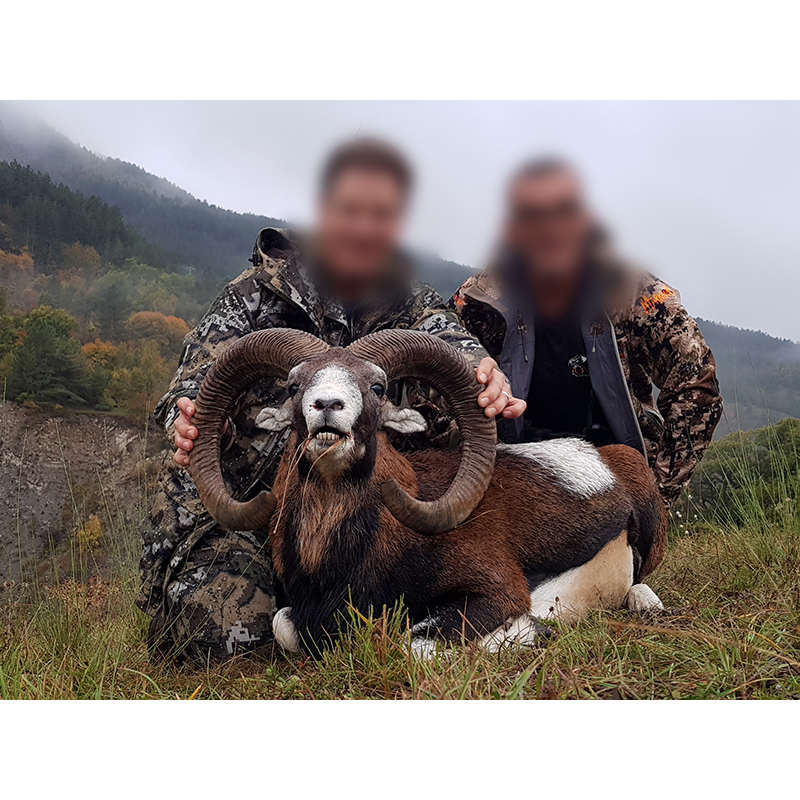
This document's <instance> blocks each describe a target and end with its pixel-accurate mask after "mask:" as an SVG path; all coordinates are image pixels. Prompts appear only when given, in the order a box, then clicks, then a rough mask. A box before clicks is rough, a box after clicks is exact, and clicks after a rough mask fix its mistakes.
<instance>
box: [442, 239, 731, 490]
mask: <svg viewBox="0 0 800 800" xmlns="http://www.w3.org/2000/svg"><path fill="white" fill-rule="evenodd" d="M591 265H592V269H591V270H590V281H589V287H590V288H589V289H588V291H587V292H586V296H585V297H584V301H583V306H582V308H583V314H582V318H583V322H582V332H583V338H584V343H585V345H586V353H587V359H588V368H589V375H590V378H591V381H592V389H593V391H594V393H595V397H596V399H597V401H598V402H599V404H600V407H601V408H602V410H603V412H604V414H605V416H606V419H607V420H608V424H609V427H610V428H611V432H612V433H613V434H614V438H615V439H616V440H617V441H618V442H621V443H623V444H628V445H630V446H632V447H635V448H637V449H638V450H640V451H641V452H642V453H643V454H645V455H646V456H647V457H648V460H649V462H650V465H651V468H652V470H653V472H654V474H655V476H656V480H657V482H658V485H659V489H660V491H661V494H662V496H663V497H664V500H665V502H666V503H667V505H669V504H670V503H671V502H672V501H673V500H675V498H676V497H677V496H678V495H679V494H680V492H681V490H682V489H683V488H684V487H685V486H686V485H687V484H688V482H689V479H690V478H691V475H692V472H693V471H694V469H695V467H696V466H697V464H698V463H699V461H700V459H701V458H702V456H703V453H704V452H705V450H706V448H707V447H708V445H709V443H710V442H711V437H712V435H713V433H714V428H715V427H716V425H717V423H718V422H719V419H720V416H721V414H722V399H721V397H720V394H719V386H718V384H717V377H716V364H715V362H714V357H713V355H712V354H711V351H710V350H709V348H708V345H707V344H706V342H705V340H704V339H703V335H702V334H701V333H700V329H699V328H698V326H697V323H696V322H695V321H694V320H693V319H692V318H691V317H690V316H689V314H688V313H687V312H686V310H685V309H684V307H683V305H682V304H681V299H680V295H679V294H678V292H677V291H676V290H675V289H673V288H672V287H670V286H668V285H667V284H666V283H664V282H663V281H661V280H659V279H658V278H656V277H654V276H653V275H651V274H649V273H646V272H643V271H640V270H637V269H635V268H632V267H630V266H628V265H626V264H624V263H623V262H621V261H620V260H619V259H617V258H616V257H615V256H614V255H613V254H611V253H609V252H607V251H600V250H598V251H597V252H596V253H595V254H594V256H593V258H592V259H591ZM520 281H521V279H520V277H519V268H518V267H514V266H512V264H511V262H510V261H509V260H506V261H505V263H502V262H500V263H498V264H495V265H493V266H492V267H490V268H489V269H488V270H486V271H485V272H482V273H479V274H477V275H475V276H474V277H471V278H469V279H468V280H467V281H466V282H465V283H464V284H463V285H462V286H461V288H460V289H459V290H458V291H457V292H456V293H455V295H454V296H453V298H452V300H451V301H450V306H451V308H453V309H454V310H455V311H456V312H457V313H458V316H459V318H460V320H461V322H462V324H463V325H464V327H465V328H466V329H467V330H469V331H470V332H472V333H474V334H475V335H476V336H477V337H478V338H479V339H480V341H481V343H482V344H483V345H484V347H485V348H486V349H487V351H488V352H489V354H490V355H491V356H493V357H494V358H496V359H497V360H498V362H499V363H500V367H501V368H502V369H503V371H504V372H505V373H506V376H507V377H508V379H509V382H510V384H511V389H512V392H513V394H514V395H515V396H516V397H523V398H526V397H527V396H528V391H529V388H530V381H531V376H532V373H533V357H534V352H535V342H534V324H533V316H532V312H531V306H530V304H529V303H528V302H526V300H525V299H524V298H526V297H527V296H528V293H527V292H526V291H519V290H515V289H514V287H518V286H519V285H520ZM654 385H655V386H656V387H657V388H658V389H659V395H658V401H657V402H655V401H654V394H653V386H654ZM522 430H523V423H522V420H516V421H515V420H511V421H509V420H504V421H503V422H502V423H501V431H500V435H501V438H502V439H504V440H505V441H509V442H514V441H521V439H522V436H523V433H522Z"/></svg>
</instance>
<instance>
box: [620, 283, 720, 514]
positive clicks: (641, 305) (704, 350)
mask: <svg viewBox="0 0 800 800" xmlns="http://www.w3.org/2000/svg"><path fill="white" fill-rule="evenodd" d="M631 325H632V331H631V333H632V336H631V339H632V341H631V344H632V345H633V346H634V348H636V345H637V344H638V345H639V346H640V347H641V348H642V349H643V350H645V351H646V352H645V353H641V356H642V360H643V361H644V362H646V363H648V364H649V366H650V371H651V376H650V377H651V378H652V381H653V383H654V384H655V385H656V386H657V387H658V388H659V390H660V394H659V396H658V409H659V411H660V412H661V415H662V417H663V418H664V430H663V433H662V435H661V441H660V446H659V447H658V448H657V452H656V453H654V454H653V456H652V457H651V461H652V469H653V472H654V474H655V476H656V480H657V481H658V484H659V490H660V491H661V494H662V496H663V497H664V500H665V501H666V502H667V504H670V503H672V502H673V501H674V500H675V499H676V498H677V497H678V495H679V494H680V493H681V491H683V489H684V488H685V487H686V485H687V484H688V483H689V480H690V478H691V477H692V473H693V472H694V470H695V468H696V467H697V464H698V463H699V461H700V459H701V458H702V457H703V454H704V453H705V451H706V449H707V448H708V445H709V444H710V443H711V437H712V436H713V434H714V429H715V428H716V426H717V423H718V422H719V419H720V416H721V415H722V398H721V397H720V393H719V384H718V383H717V367H716V363H715V361H714V356H713V354H712V353H711V350H710V349H709V347H708V345H707V344H706V341H705V339H704V338H703V334H702V333H701V332H700V329H699V328H698V326H697V323H696V322H695V321H694V319H692V317H690V316H689V314H688V313H687V311H686V309H685V308H684V307H683V305H682V303H681V299H680V295H679V294H678V292H677V291H676V290H675V289H673V288H672V287H670V286H667V285H666V284H664V283H662V282H661V281H658V280H651V281H650V282H649V284H648V285H647V286H646V287H645V288H644V291H642V292H640V294H639V297H638V298H637V305H636V307H635V309H634V311H633V314H632V318H631ZM637 349H638V348H637Z"/></svg>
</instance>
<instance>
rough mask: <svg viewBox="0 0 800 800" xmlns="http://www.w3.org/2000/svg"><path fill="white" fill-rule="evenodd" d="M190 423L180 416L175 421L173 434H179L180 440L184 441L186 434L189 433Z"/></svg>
mask: <svg viewBox="0 0 800 800" xmlns="http://www.w3.org/2000/svg"><path fill="white" fill-rule="evenodd" d="M191 424H192V423H191V422H189V420H188V419H186V417H184V416H183V414H181V415H180V416H179V417H178V419H176V420H175V425H174V428H175V433H177V434H180V436H181V438H183V439H185V438H186V436H187V434H188V433H189V428H190V427H191Z"/></svg>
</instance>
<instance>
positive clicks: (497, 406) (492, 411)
mask: <svg viewBox="0 0 800 800" xmlns="http://www.w3.org/2000/svg"><path fill="white" fill-rule="evenodd" d="M507 404H508V398H507V397H506V396H505V395H504V394H501V395H499V396H498V397H495V399H494V400H492V404H491V405H490V406H489V407H488V408H487V409H486V410H485V411H484V412H483V413H484V414H486V416H487V417H496V416H497V415H498V414H499V413H500V412H501V411H502V410H503V409H504V408H505V407H506V405H507Z"/></svg>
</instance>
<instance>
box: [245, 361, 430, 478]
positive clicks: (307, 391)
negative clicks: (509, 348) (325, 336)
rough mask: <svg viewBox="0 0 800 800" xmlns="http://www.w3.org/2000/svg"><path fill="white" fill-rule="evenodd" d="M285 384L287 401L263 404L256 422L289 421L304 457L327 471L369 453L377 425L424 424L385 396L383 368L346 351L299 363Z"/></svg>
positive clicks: (405, 427) (405, 428) (272, 425)
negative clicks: (274, 405) (266, 406)
mask: <svg viewBox="0 0 800 800" xmlns="http://www.w3.org/2000/svg"><path fill="white" fill-rule="evenodd" d="M287 385H288V387H289V394H290V395H291V397H292V399H291V401H290V403H288V404H287V406H286V407H285V408H284V409H264V411H262V412H261V414H260V415H259V418H258V420H257V422H258V424H259V425H260V426H261V427H264V428H268V429H272V430H275V429H276V428H278V427H285V426H286V425H287V424H291V425H292V426H293V427H294V429H295V430H296V431H297V434H298V438H299V440H300V441H301V442H305V443H306V446H305V450H304V457H305V458H306V459H307V460H309V461H310V462H311V463H313V464H314V465H315V468H317V469H319V470H320V472H321V473H323V474H325V475H327V476H335V475H339V474H341V473H342V472H344V471H346V470H347V469H348V468H350V467H351V466H352V465H353V464H355V463H356V462H359V461H361V460H362V459H363V458H364V457H365V455H367V454H368V453H373V454H374V452H375V442H376V435H377V432H378V430H379V429H380V428H381V427H392V428H394V429H396V430H400V431H402V432H404V433H413V432H417V431H420V430H425V421H424V419H423V418H422V417H421V415H420V414H418V413H417V412H416V411H412V410H411V409H398V408H397V407H396V406H394V405H392V403H390V402H389V401H388V400H387V399H386V387H387V379H386V373H385V372H384V371H383V370H382V369H380V367H377V366H375V364H372V363H370V362H368V361H363V360H361V359H359V358H356V357H354V356H352V355H349V354H347V353H341V354H340V355H339V357H338V358H331V356H330V355H329V354H326V355H324V356H320V357H319V358H315V359H313V360H311V361H307V362H305V363H303V364H300V365H298V366H297V367H295V368H294V369H293V370H292V371H291V372H290V373H289V377H288V379H287ZM282 415H283V416H282Z"/></svg>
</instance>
